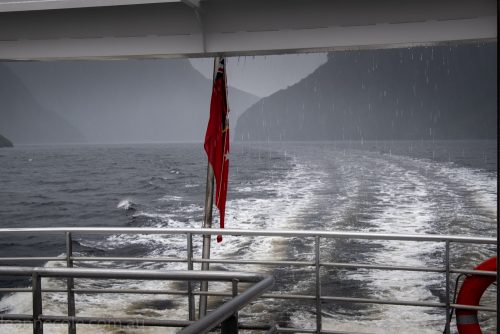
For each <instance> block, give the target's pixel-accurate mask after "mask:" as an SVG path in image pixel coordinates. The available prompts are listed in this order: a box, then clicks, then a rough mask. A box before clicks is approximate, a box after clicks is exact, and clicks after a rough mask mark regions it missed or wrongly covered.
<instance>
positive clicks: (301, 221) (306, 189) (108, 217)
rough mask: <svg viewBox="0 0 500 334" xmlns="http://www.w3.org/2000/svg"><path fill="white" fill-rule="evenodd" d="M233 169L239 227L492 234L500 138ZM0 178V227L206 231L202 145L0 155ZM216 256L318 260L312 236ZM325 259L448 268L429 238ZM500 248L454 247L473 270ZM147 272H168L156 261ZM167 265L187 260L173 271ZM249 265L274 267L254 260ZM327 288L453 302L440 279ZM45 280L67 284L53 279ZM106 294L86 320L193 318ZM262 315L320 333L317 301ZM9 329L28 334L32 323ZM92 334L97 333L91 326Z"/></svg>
mask: <svg viewBox="0 0 500 334" xmlns="http://www.w3.org/2000/svg"><path fill="white" fill-rule="evenodd" d="M230 161H231V169H230V185H229V194H228V203H227V212H226V215H227V218H226V219H227V226H228V227H231V228H258V229H265V228H272V229H306V230H312V229H314V230H346V231H366V232H368V231H369V232H383V233H439V234H454V235H474V236H486V237H494V236H496V223H497V204H496V203H497V187H496V183H497V165H496V161H497V147H496V142H495V141H448V142H445V141H435V142H431V141H418V142H417V141H415V142H389V141H384V142H324V143H323V142H322V143H259V144H235V145H233V147H232V152H231V157H230ZM0 175H1V177H0V227H68V226H113V227H143V226H144V227H199V226H201V221H202V216H203V207H202V206H203V200H204V190H205V188H204V186H205V175H206V158H205V156H204V152H203V149H202V145H200V144H151V145H126V146H125V145H123V146H119V145H114V146H105V145H95V146H31V147H28V146H25V147H17V148H14V149H2V150H0ZM216 225H217V219H216ZM457 247H458V246H457ZM0 249H1V250H2V256H14V255H16V256H19V255H31V256H33V255H36V256H60V255H62V254H63V253H64V243H63V240H59V239H57V238H54V237H41V236H33V237H30V238H20V237H16V238H12V237H8V238H6V237H1V236H0ZM75 249H76V251H77V254H79V255H99V256H113V255H115V256H175V255H178V253H179V252H180V251H183V250H185V241H184V239H183V238H180V237H179V238H177V237H170V238H166V237H158V236H146V235H141V236H124V235H116V236H109V237H102V238H96V237H88V238H82V237H80V238H77V240H76V245H75ZM196 251H199V243H198V244H197V248H196ZM213 251H214V257H216V256H219V257H230V258H245V259H278V258H290V259H291V258H295V259H309V260H310V259H312V258H313V242H312V240H300V239H293V240H291V241H290V242H288V243H285V242H284V241H283V240H281V239H279V238H267V239H265V238H264V239H248V238H247V239H245V238H237V237H234V238H230V237H228V238H226V241H225V242H223V243H222V244H221V245H217V246H216V247H215V248H214V250H213ZM321 251H322V259H326V260H329V261H336V262H350V261H357V262H363V263H381V264H391V263H395V264H401V265H415V266H426V265H434V266H436V265H442V254H443V247H442V245H439V244H433V243H423V244H422V243H420V244H415V243H409V242H374V241H372V242H361V241H356V240H347V241H342V242H341V241H337V242H334V241H329V242H325V244H324V245H323V246H322V249H321ZM495 252H496V249H495V248H492V247H484V246H482V247H477V246H474V247H466V248H463V247H462V248H457V249H454V253H453V255H452V260H453V261H454V264H455V265H456V266H464V267H470V266H473V265H475V264H477V263H478V262H480V261H481V260H483V259H486V258H488V257H490V256H492V255H493V254H494V253H495ZM11 264H12V263H11ZM33 264H36V263H33ZM39 265H43V263H39ZM51 265H58V264H57V263H55V264H51ZM82 265H85V266H92V265H94V264H91V263H84V264H82ZM119 265H120V264H118V263H112V262H109V263H105V264H101V266H119ZM122 265H123V264H122ZM125 265H127V266H129V267H133V266H136V265H135V264H125ZM141 266H142V267H145V268H158V265H156V266H155V265H152V264H143V265H141ZM216 267H217V266H216ZM168 268H170V269H176V268H177V269H184V266H183V265H175V264H174V265H171V266H168ZM217 268H221V269H224V268H228V269H231V268H234V267H231V266H218V267H217ZM238 269H241V268H238ZM249 269H251V270H271V269H268V268H258V267H255V266H254V267H251V268H249ZM272 272H273V273H274V274H275V275H276V277H277V280H278V284H277V285H276V289H280V290H285V291H293V292H296V293H305V292H307V293H313V291H314V290H313V287H314V285H313V284H312V282H313V279H314V275H313V273H312V272H309V273H304V271H303V270H298V269H294V268H289V267H283V268H276V269H273V270H272ZM322 282H324V283H323V286H322V293H323V294H325V295H332V296H333V295H335V296H353V297H366V298H391V299H402V300H415V299H418V300H425V301H435V302H437V301H443V296H444V294H443V286H444V280H443V277H442V275H441V276H440V275H434V274H427V273H413V272H398V273H397V275H395V274H394V272H381V271H374V270H350V271H349V270H338V269H337V270H324V271H323V272H322ZM15 284H25V285H26V284H29V282H19V281H13V280H4V281H2V285H3V286H13V285H15ZM47 284H48V285H50V286H54V287H58V286H59V287H60V286H62V285H61V283H60V282H57V281H48V282H47ZM80 284H81V286H92V284H96V283H91V282H82V283H80ZM119 284H122V285H123V284H126V285H127V286H128V287H130V288H132V287H138V286H141V287H145V285H146V287H150V288H158V286H157V285H154V284H158V283H154V284H153V283H151V284H153V285H151V286H149V285H148V284H149V283H143V282H142V283H141V282H135V283H134V282H121V283H120V282H117V283H116V286H119ZM105 297H106V296H90V295H89V296H81V297H80V299H79V300H77V308H78V309H79V310H81V311H80V312H81V313H80V315H90V314H94V315H95V314H98V315H103V314H107V315H110V316H112V315H114V316H116V314H117V313H118V314H121V315H127V316H143V315H145V316H154V317H164V316H165V308H173V309H175V310H177V311H176V312H177V313H176V312H174V314H176V315H178V316H179V318H182V317H184V316H185V303H184V302H183V301H180V300H174V299H173V300H170V301H169V302H165V300H164V299H162V297H160V296H156V297H155V296H153V297H151V296H147V297H144V299H137V297H134V296H118V297H116V298H105ZM488 298H489V299H491V298H492V297H488V296H486V299H488ZM60 301H64V296H62V295H61V296H58V295H57V294H55V295H54V296H53V297H47V301H46V305H48V307H49V313H51V312H52V314H57V313H59V314H61V313H62V312H64V311H63V310H64V306H63V305H62V304H61V305H59V304H60V303H59V302H60ZM30 303H31V301H30V299H29V296H27V295H22V294H14V295H8V296H4V297H3V299H2V301H1V302H0V310H1V311H3V312H9V313H29V312H30V310H31V304H30ZM252 307H253V309H252V312H253V313H254V314H260V315H261V318H264V319H267V318H272V319H273V320H276V321H278V322H280V323H282V324H283V325H293V326H299V327H302V326H305V327H313V326H314V321H315V320H314V318H315V314H314V308H313V303H310V304H308V303H294V302H286V303H281V302H278V301H276V302H271V303H267V304H266V305H254V306H252ZM262 312H264V313H265V316H264V315H263V314H262ZM324 312H325V313H324V327H325V328H332V329H333V328H334V329H337V330H358V331H372V332H373V331H374V332H377V333H378V332H380V333H440V332H442V328H443V326H444V313H443V312H442V310H433V309H426V308H412V307H408V308H396V307H391V306H366V305H354V306H352V305H351V306H350V305H347V304H327V305H324ZM171 314H172V313H170V315H171ZM245 317H251V315H248V316H245V315H243V318H245ZM482 317H483V318H485V319H486V320H485V321H486V322H485V324H484V326H487V327H484V328H487V329H488V330H492V331H494V330H495V328H496V324H495V322H494V319H493V317H491V316H489V317H488V316H487V315H485V316H482ZM0 328H1V327H0ZM6 328H7V327H6ZM23 328H24V329H23ZM10 330H11V331H12V330H14V332H19V333H24V332H26V333H27V332H29V327H22V326H17V327H14V328H12V329H10ZM58 330H61V331H62V330H63V329H57V328H55V327H54V328H53V331H54V332H58ZM84 332H93V331H91V330H90V329H88V328H87V329H86V330H85V331H84ZM107 332H111V333H112V332H113V331H112V330H111V329H108V330H107ZM136 332H137V333H145V332H148V333H156V332H155V329H148V330H147V331H139V330H134V329H129V330H128V331H126V333H136Z"/></svg>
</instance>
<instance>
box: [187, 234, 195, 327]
mask: <svg viewBox="0 0 500 334" xmlns="http://www.w3.org/2000/svg"><path fill="white" fill-rule="evenodd" d="M187 261H188V270H193V235H192V234H191V233H188V234H187ZM188 307H189V320H195V306H194V295H193V282H192V281H188Z"/></svg>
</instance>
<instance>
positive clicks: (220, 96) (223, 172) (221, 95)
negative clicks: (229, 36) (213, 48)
mask: <svg viewBox="0 0 500 334" xmlns="http://www.w3.org/2000/svg"><path fill="white" fill-rule="evenodd" d="M228 113H229V109H228V106H227V92H226V70H225V68H224V57H220V58H219V63H218V64H217V73H216V75H215V78H214V82H213V87H212V99H211V101H210V119H209V120H208V126H207V132H206V134H205V152H207V156H208V161H209V163H210V165H212V168H213V170H214V175H215V205H216V206H217V208H218V209H219V214H220V228H224V213H225V210H226V195H227V179H228V170H229V160H228V155H229V119H228ZM221 241H222V236H221V235H218V236H217V242H221Z"/></svg>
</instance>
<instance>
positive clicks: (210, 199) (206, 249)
mask: <svg viewBox="0 0 500 334" xmlns="http://www.w3.org/2000/svg"><path fill="white" fill-rule="evenodd" d="M218 63H219V57H215V58H214V72H213V79H215V76H216V74H217V64H218ZM213 204H214V170H213V168H212V165H210V162H208V166H207V186H206V192H205V216H204V219H203V228H212V207H213ZM210 240H211V236H210V235H206V234H205V235H203V251H202V256H201V257H202V259H205V260H208V259H210ZM209 267H210V265H209V263H208V262H203V263H202V264H201V270H209V269H210V268H209ZM200 291H201V292H207V291H208V282H207V281H202V282H201V284H200ZM206 314H207V296H206V295H203V294H202V295H200V307H199V314H198V317H199V318H200V319H201V318H203V317H204V316H205V315H206Z"/></svg>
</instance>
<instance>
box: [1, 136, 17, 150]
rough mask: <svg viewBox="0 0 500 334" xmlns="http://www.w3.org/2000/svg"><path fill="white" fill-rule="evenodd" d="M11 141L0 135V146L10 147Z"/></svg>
mask: <svg viewBox="0 0 500 334" xmlns="http://www.w3.org/2000/svg"><path fill="white" fill-rule="evenodd" d="M12 146H14V145H12V142H11V141H10V140H8V139H7V138H5V137H4V136H2V135H0V147H12Z"/></svg>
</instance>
